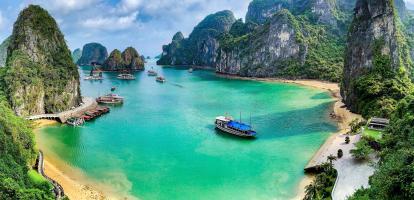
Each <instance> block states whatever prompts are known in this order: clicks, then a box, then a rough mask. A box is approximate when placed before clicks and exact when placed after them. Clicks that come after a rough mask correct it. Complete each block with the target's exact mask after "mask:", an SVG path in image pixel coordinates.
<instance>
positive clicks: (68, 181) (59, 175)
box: [33, 119, 116, 200]
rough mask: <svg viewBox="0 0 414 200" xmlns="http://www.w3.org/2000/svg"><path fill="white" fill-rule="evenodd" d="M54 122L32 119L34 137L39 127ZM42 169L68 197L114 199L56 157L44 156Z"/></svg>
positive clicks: (84, 199)
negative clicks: (60, 186)
mask: <svg viewBox="0 0 414 200" xmlns="http://www.w3.org/2000/svg"><path fill="white" fill-rule="evenodd" d="M55 124H58V122H57V121H54V120H45V119H41V120H36V121H33V125H34V134H35V137H37V136H36V135H37V134H38V132H39V130H40V129H41V128H43V127H46V126H51V125H55ZM37 145H38V144H37ZM38 147H39V146H38ZM44 170H45V174H46V175H47V176H48V177H50V178H52V179H53V180H55V181H56V182H58V183H59V184H60V185H62V187H63V190H64V192H65V195H66V196H68V197H69V199H79V200H89V199H93V200H104V199H105V200H106V199H116V198H112V197H109V196H108V195H107V194H104V193H103V192H102V190H100V189H98V188H96V187H95V186H91V183H90V182H89V181H87V178H86V177H85V175H83V174H82V172H81V171H79V170H76V169H75V168H73V167H70V166H67V165H65V164H64V163H63V162H62V161H59V160H58V158H54V156H50V155H45V156H44Z"/></svg>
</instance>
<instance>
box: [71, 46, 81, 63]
mask: <svg viewBox="0 0 414 200" xmlns="http://www.w3.org/2000/svg"><path fill="white" fill-rule="evenodd" d="M81 57H82V50H81V49H79V48H78V49H75V51H73V52H72V60H73V62H74V63H77V62H78V60H79V59H80V58H81Z"/></svg>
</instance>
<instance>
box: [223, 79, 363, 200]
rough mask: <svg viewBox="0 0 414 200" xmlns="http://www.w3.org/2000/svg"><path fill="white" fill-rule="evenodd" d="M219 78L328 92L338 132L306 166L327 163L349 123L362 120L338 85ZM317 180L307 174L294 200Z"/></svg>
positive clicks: (302, 194)
mask: <svg viewBox="0 0 414 200" xmlns="http://www.w3.org/2000/svg"><path fill="white" fill-rule="evenodd" d="M217 76H219V77H222V78H228V79H237V80H252V81H261V82H274V83H290V84H297V85H302V86H307V87H312V88H316V89H321V90H325V91H328V92H329V93H330V95H331V97H332V98H333V99H334V103H333V105H332V107H331V112H332V113H334V116H335V118H331V119H332V120H334V121H336V122H337V124H338V131H337V132H335V133H333V134H332V135H330V136H329V137H328V138H327V139H326V140H325V142H324V143H323V144H322V145H321V146H320V147H319V149H318V151H316V152H315V154H314V155H313V156H312V157H311V159H310V160H309V161H308V163H307V165H306V166H309V165H315V164H318V163H322V162H325V161H326V159H327V156H328V153H329V152H330V149H332V148H335V149H339V148H340V146H339V144H338V143H337V142H336V141H337V140H338V139H339V140H341V141H342V140H343V138H342V137H341V136H343V135H344V134H346V133H347V132H348V131H349V130H350V127H349V123H350V122H351V121H352V120H353V119H355V118H362V117H361V116H360V115H358V114H355V113H352V112H351V111H349V110H348V109H347V107H346V106H345V104H344V103H343V102H342V97H341V94H340V88H339V84H338V83H332V82H328V81H320V80H311V79H298V80H289V79H280V78H251V77H239V76H231V75H223V74H217ZM306 166H304V168H305V167H306ZM314 179H315V176H314V175H308V174H305V175H304V177H303V178H302V180H301V181H300V182H299V184H298V186H297V188H296V194H295V196H294V197H293V198H292V199H294V200H302V199H303V198H304V197H305V187H306V186H307V185H309V184H310V183H311V182H312V181H313V180H314Z"/></svg>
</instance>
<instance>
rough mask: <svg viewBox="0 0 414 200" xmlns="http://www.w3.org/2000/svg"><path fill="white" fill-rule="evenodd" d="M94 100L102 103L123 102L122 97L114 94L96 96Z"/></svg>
mask: <svg viewBox="0 0 414 200" xmlns="http://www.w3.org/2000/svg"><path fill="white" fill-rule="evenodd" d="M96 102H98V103H102V104H121V103H124V98H123V97H121V96H118V95H116V94H107V95H105V96H101V97H98V98H96Z"/></svg>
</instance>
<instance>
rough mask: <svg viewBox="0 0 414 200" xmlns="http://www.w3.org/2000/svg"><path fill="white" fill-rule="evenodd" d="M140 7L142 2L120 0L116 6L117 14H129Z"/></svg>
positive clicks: (139, 0) (140, 0) (138, 0)
mask: <svg viewBox="0 0 414 200" xmlns="http://www.w3.org/2000/svg"><path fill="white" fill-rule="evenodd" d="M141 5H142V0H121V2H120V3H119V4H118V6H117V11H119V12H124V13H125V12H130V11H132V10H136V9H137V8H138V7H139V6H141Z"/></svg>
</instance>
